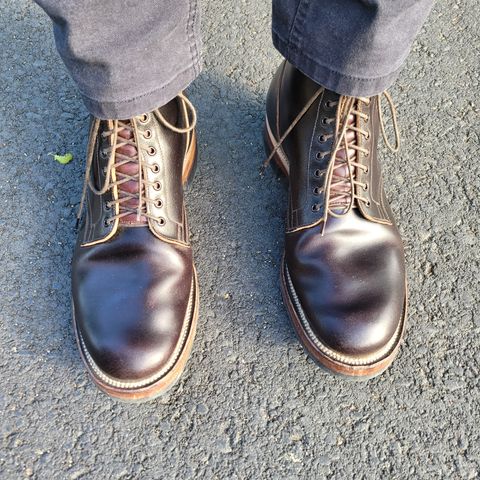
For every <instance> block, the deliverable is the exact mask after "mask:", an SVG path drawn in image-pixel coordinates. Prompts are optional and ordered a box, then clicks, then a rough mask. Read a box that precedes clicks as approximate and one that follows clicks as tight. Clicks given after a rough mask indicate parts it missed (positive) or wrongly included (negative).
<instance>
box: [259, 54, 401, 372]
mask: <svg viewBox="0 0 480 480" xmlns="http://www.w3.org/2000/svg"><path fill="white" fill-rule="evenodd" d="M318 88H319V86H318V85H316V84H314V82H312V81H311V80H310V79H309V78H307V77H305V76H304V75H303V74H302V73H301V72H299V71H298V70H296V69H295V68H294V67H293V66H291V65H290V64H288V63H286V62H285V63H284V64H282V66H281V67H280V68H279V70H278V71H277V73H276V75H275V78H274V80H273V82H272V85H271V87H270V90H269V94H268V98H267V120H268V123H269V125H270V128H271V129H272V132H273V134H274V136H275V138H276V139H277V140H278V139H279V138H280V136H281V135H282V133H283V132H284V131H285V130H286V129H287V128H288V126H289V125H290V123H291V122H292V120H293V119H294V118H295V116H296V115H297V114H298V112H300V111H301V109H302V108H303V107H304V106H305V104H306V103H307V101H308V100H309V99H310V98H311V97H312V95H313V93H314V92H315V90H317V89H318ZM338 98H339V96H338V95H337V94H335V93H334V92H330V91H328V90H324V91H323V93H322V94H321V95H320V96H319V98H318V99H317V101H316V102H315V103H314V104H313V105H312V107H311V108H310V109H309V110H308V112H307V113H306V114H305V115H304V117H303V118H302V120H301V121H300V122H299V123H298V124H297V126H295V128H294V129H293V130H292V132H291V133H290V135H289V136H288V137H287V138H286V140H285V141H284V142H283V144H282V149H283V152H284V154H285V155H286V157H287V158H288V160H289V166H290V176H289V185H290V188H289V208H288V217H287V232H286V238H285V263H286V268H287V269H288V274H287V275H288V276H289V278H290V280H291V290H290V293H289V294H290V295H291V298H292V303H294V297H295V296H297V298H298V301H299V304H300V305H299V308H300V309H301V310H302V311H303V313H304V315H305V317H306V318H307V320H308V323H309V324H310V327H311V329H312V331H313V332H314V334H315V335H316V337H317V339H318V340H319V341H320V342H321V343H322V344H323V345H325V346H327V347H328V348H330V349H332V350H333V351H335V352H338V353H339V354H340V356H342V357H344V358H345V362H347V363H348V362H349V361H352V362H355V361H357V360H359V359H360V360H365V361H366V362H368V361H369V359H373V358H376V357H378V354H379V352H381V351H382V349H384V348H385V347H386V346H387V344H388V343H389V342H391V340H392V338H393V337H394V335H396V334H397V333H398V331H399V325H400V323H401V322H402V321H403V315H404V308H405V301H406V285H405V265H404V263H405V261H404V250H403V245H402V240H401V237H400V235H399V232H398V230H397V228H396V226H395V224H394V219H393V217H392V213H391V210H390V207H389V206H388V203H387V201H386V198H385V193H384V190H383V182H382V177H381V170H380V165H379V163H378V159H377V151H376V149H377V140H378V136H379V119H378V109H377V105H376V103H375V102H376V100H375V99H372V100H373V101H372V102H371V103H370V105H369V106H368V109H369V111H368V113H369V121H368V122H367V125H364V126H363V127H364V128H367V129H368V131H369V132H370V135H369V138H368V139H361V138H359V139H358V140H359V143H360V144H361V145H362V146H366V147H367V148H368V149H369V151H370V154H369V155H368V156H365V157H363V156H359V159H358V161H359V162H362V164H363V165H366V166H367V167H368V172H367V173H365V174H363V173H361V172H360V170H359V169H357V170H358V174H357V175H358V176H357V178H358V179H359V180H361V181H362V182H364V183H367V182H368V186H369V188H368V190H367V191H362V192H361V193H362V195H363V196H366V197H367V198H368V200H369V202H368V203H367V202H365V204H364V203H363V202H359V201H356V205H355V208H353V209H351V210H350V211H349V212H348V213H346V214H344V215H341V216H340V217H338V218H337V217H334V216H330V215H329V216H328V218H327V222H326V226H325V228H324V227H323V222H322V217H323V215H324V208H323V205H324V203H325V198H324V195H325V194H324V193H320V194H314V193H313V191H314V188H315V187H325V178H324V176H323V175H321V176H317V175H316V174H315V173H316V170H325V169H326V168H327V166H328V163H329V162H330V161H331V156H330V155H327V156H326V157H324V158H323V159H319V158H318V156H317V152H319V151H324V150H326V149H327V150H328V151H329V152H330V151H331V149H332V144H333V142H334V141H335V139H334V138H332V139H330V140H329V141H328V142H319V141H318V139H319V138H320V136H321V135H323V134H331V133H334V132H335V130H334V129H335V124H334V123H333V124H330V125H329V124H325V123H324V122H323V121H322V120H323V118H326V117H332V113H333V114H335V112H332V111H331V109H330V108H329V107H328V104H327V102H328V101H329V100H330V101H335V100H338ZM333 116H335V115H333ZM362 190H363V189H362ZM322 192H323V191H322ZM313 203H319V204H320V205H322V208H320V209H319V210H318V211H314V210H312V205H313ZM359 204H362V205H359ZM368 204H369V205H368ZM367 205H368V206H367ZM322 232H323V235H322Z"/></svg>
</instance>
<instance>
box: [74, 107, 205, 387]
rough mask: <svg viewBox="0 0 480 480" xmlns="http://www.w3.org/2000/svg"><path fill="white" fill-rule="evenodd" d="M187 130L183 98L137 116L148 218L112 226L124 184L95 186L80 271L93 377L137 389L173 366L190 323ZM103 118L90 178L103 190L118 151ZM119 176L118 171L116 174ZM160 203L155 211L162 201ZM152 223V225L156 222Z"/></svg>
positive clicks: (83, 327)
mask: <svg viewBox="0 0 480 480" xmlns="http://www.w3.org/2000/svg"><path fill="white" fill-rule="evenodd" d="M159 112H160V114H161V115H162V117H163V118H165V119H167V120H168V121H169V122H171V123H172V124H173V125H176V126H177V127H179V128H181V127H183V126H184V125H183V124H182V118H183V117H182V116H181V115H180V113H179V112H180V104H179V101H178V100H177V99H174V100H172V101H171V102H170V103H169V104H167V105H166V106H165V107H162V108H161V109H160V110H159V111H155V112H151V113H149V114H147V115H145V116H141V117H137V118H135V119H132V124H133V122H135V123H136V127H137V130H136V140H137V147H138V150H139V151H140V152H142V154H143V158H144V161H145V165H144V167H143V171H142V173H143V179H144V192H143V194H144V195H145V197H146V198H147V199H149V200H151V202H148V201H147V203H146V208H147V211H148V213H149V216H148V217H141V218H140V219H137V218H136V217H135V215H128V216H124V217H123V218H120V219H117V220H116V221H115V222H112V224H110V225H108V219H109V218H111V216H112V215H114V214H115V212H116V213H117V214H118V211H119V206H118V205H117V206H116V207H115V208H113V207H112V206H111V205H110V206H109V205H108V204H109V202H112V201H114V200H115V198H118V188H119V187H118V186H117V187H112V188H110V189H109V190H108V191H107V192H106V193H104V194H102V195H98V194H96V193H95V192H93V191H92V190H91V189H88V193H87V202H86V208H85V211H84V219H83V221H82V226H81V228H80V231H79V235H78V241H77V245H76V248H75V253H74V257H73V264H72V293H73V303H74V311H75V320H76V325H77V329H78V334H79V337H80V341H81V343H82V345H83V348H84V351H85V352H86V356H87V361H89V363H92V364H93V370H94V373H96V374H97V375H98V376H99V377H100V379H101V380H102V381H104V382H107V383H109V382H110V383H112V384H113V385H116V386H118V385H120V386H127V387H128V386H129V383H132V382H133V383H135V382H141V381H143V380H145V379H148V378H149V377H151V376H152V375H158V374H159V373H160V372H161V371H162V369H163V370H167V369H168V368H171V366H172V365H173V364H174V362H175V359H176V357H177V356H178V354H179V351H180V350H181V348H182V344H183V342H184V341H185V337H186V334H187V332H188V328H189V322H190V320H191V316H192V308H193V303H194V295H196V292H195V280H194V276H195V275H194V267H193V258H192V249H191V246H190V244H189V239H188V228H187V223H186V218H185V208H184V202H183V185H182V172H183V169H184V162H185V161H186V152H187V151H188V149H189V146H191V145H190V144H191V141H192V139H191V137H190V135H188V134H185V133H177V132H174V131H172V130H171V129H169V128H167V127H165V125H164V124H163V123H162V122H161V121H160V117H159ZM108 128H110V125H109V122H108V121H105V122H104V121H102V122H101V124H100V128H99V130H98V132H97V134H96V135H95V136H92V137H91V138H90V148H93V149H94V152H93V154H94V157H93V164H92V168H91V174H92V176H93V182H94V185H95V187H96V188H97V189H99V188H100V186H101V185H102V184H103V182H104V180H105V168H106V165H107V158H105V155H103V153H102V150H103V149H104V148H108V146H110V147H111V146H112V145H111V143H110V142H111V140H110V139H111V138H112V137H111V136H110V137H107V138H104V137H103V136H102V132H103V131H105V130H106V129H108ZM112 178H113V179H115V168H114V171H113V173H112ZM154 201H155V202H156V204H154ZM152 217H153V218H152Z"/></svg>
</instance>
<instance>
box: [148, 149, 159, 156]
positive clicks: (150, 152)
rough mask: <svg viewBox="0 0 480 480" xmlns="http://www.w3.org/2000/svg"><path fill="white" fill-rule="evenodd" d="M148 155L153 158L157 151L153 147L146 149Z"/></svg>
mask: <svg viewBox="0 0 480 480" xmlns="http://www.w3.org/2000/svg"><path fill="white" fill-rule="evenodd" d="M147 151H148V154H149V155H150V156H151V157H153V156H154V155H155V154H156V153H157V149H156V148H155V147H148V150H147Z"/></svg>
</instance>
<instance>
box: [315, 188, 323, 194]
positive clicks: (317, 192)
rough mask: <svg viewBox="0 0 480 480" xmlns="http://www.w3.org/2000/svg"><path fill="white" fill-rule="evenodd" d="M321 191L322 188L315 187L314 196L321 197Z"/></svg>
mask: <svg viewBox="0 0 480 480" xmlns="http://www.w3.org/2000/svg"><path fill="white" fill-rule="evenodd" d="M321 191H322V189H321V188H320V187H315V188H314V189H313V194H314V195H320V193H321Z"/></svg>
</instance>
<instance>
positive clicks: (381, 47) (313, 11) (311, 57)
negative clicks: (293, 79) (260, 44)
mask: <svg viewBox="0 0 480 480" xmlns="http://www.w3.org/2000/svg"><path fill="white" fill-rule="evenodd" d="M432 5H433V0H273V19H272V34H273V43H274V45H275V47H276V48H277V49H278V50H279V51H280V53H281V54H282V55H283V56H284V57H285V58H286V59H287V60H288V61H289V62H290V63H292V64H293V65H295V66H296V67H297V68H298V69H299V70H301V71H302V72H303V73H304V74H305V75H307V76H308V77H310V78H311V79H312V80H314V81H316V82H317V83H319V84H321V85H322V86H324V87H326V88H328V89H329V90H333V91H335V92H337V93H340V94H343V95H350V96H356V97H358V96H371V95H375V94H378V93H380V92H382V91H383V90H385V89H386V88H388V87H389V86H390V85H391V84H392V83H393V82H394V80H395V79H396V77H397V75H398V73H399V71H400V68H401V67H402V65H403V63H404V61H405V59H406V57H407V55H408V53H409V51H410V48H411V45H412V43H413V40H414V39H415V36H416V35H417V33H418V31H419V30H420V28H421V26H422V24H423V22H424V21H425V19H426V17H427V15H428V13H429V12H430V9H431V7H432Z"/></svg>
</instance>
